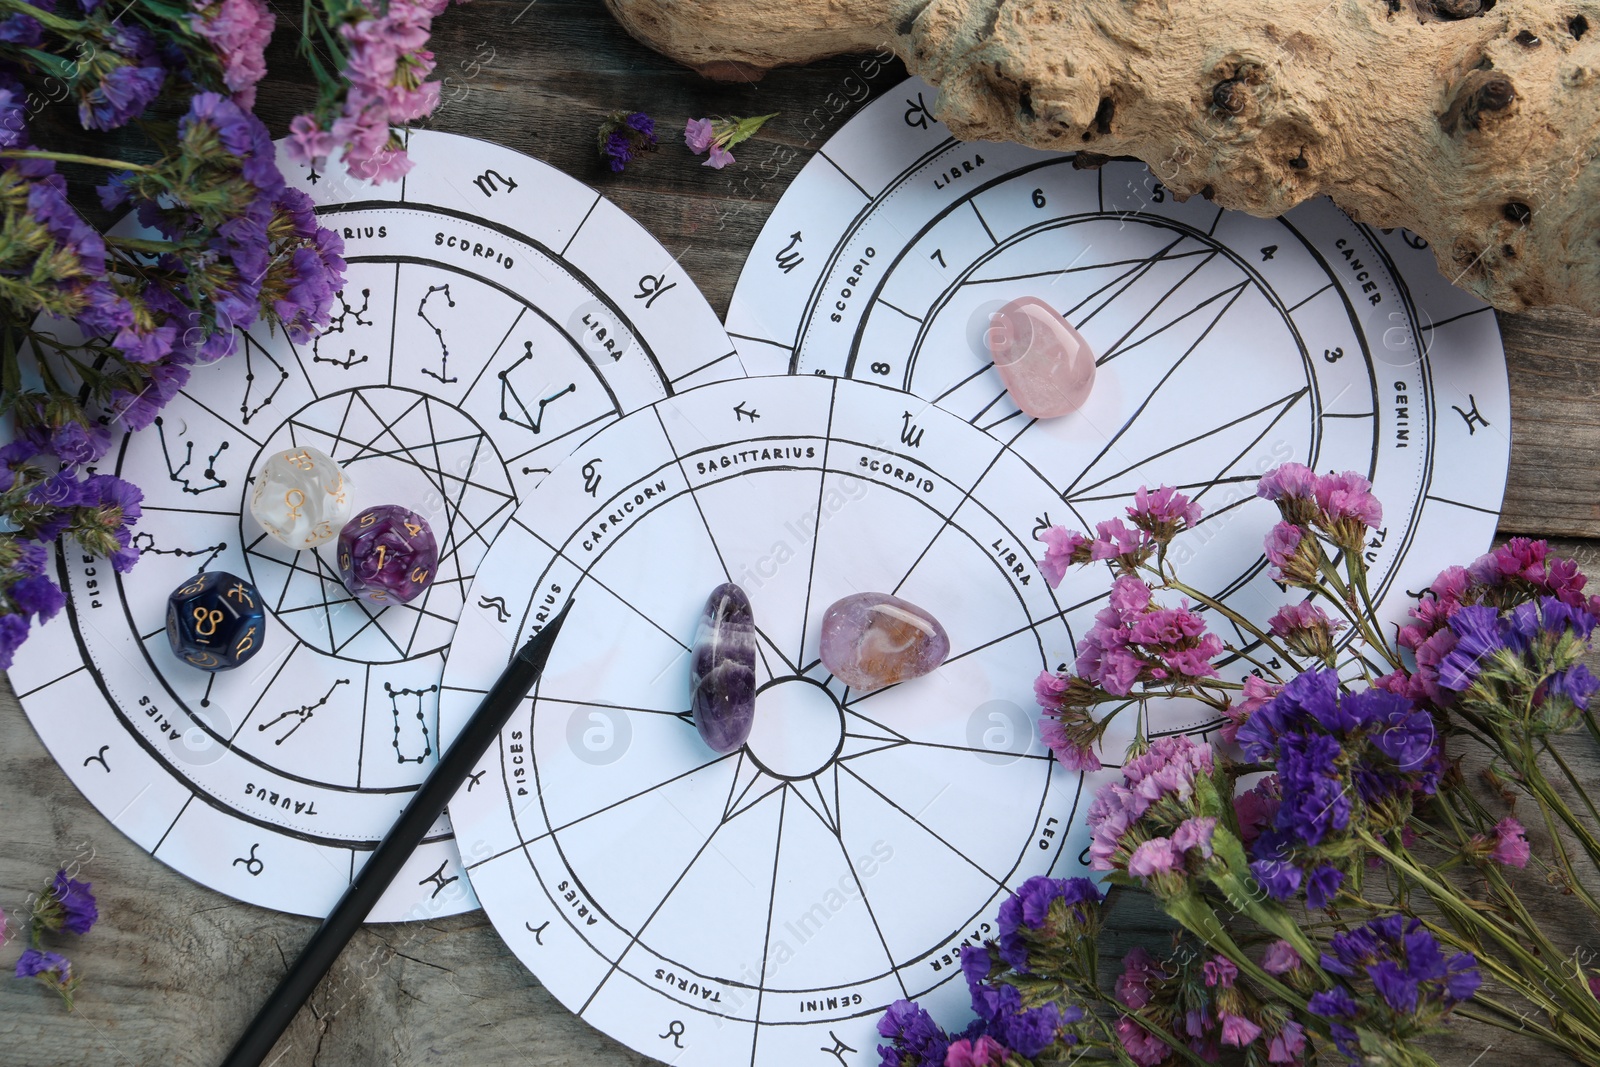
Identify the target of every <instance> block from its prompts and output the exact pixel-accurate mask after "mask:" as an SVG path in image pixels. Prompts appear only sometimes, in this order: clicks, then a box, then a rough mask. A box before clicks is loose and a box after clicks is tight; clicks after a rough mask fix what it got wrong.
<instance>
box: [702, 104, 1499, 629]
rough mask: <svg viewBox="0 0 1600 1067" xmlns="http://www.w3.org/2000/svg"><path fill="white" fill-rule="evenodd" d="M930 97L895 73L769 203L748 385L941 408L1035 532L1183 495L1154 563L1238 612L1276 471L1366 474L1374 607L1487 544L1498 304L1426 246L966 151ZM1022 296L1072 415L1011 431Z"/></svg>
mask: <svg viewBox="0 0 1600 1067" xmlns="http://www.w3.org/2000/svg"><path fill="white" fill-rule="evenodd" d="M934 96H935V90H933V89H932V88H930V87H929V86H928V85H927V84H925V83H924V82H922V81H920V80H916V79H913V80H911V81H908V82H906V83H904V84H903V85H901V86H900V87H899V88H898V89H895V90H892V91H890V92H888V93H887V94H885V95H884V96H883V97H881V98H880V99H878V100H876V101H874V102H873V103H872V104H870V105H869V106H867V107H866V108H864V109H863V110H862V112H861V113H860V114H859V115H858V116H857V117H856V118H854V119H852V120H851V121H850V122H849V123H848V124H847V125H846V126H845V127H844V128H843V129H842V130H840V131H839V133H838V134H836V135H835V136H834V137H833V138H832V139H831V140H829V141H828V142H827V144H825V145H824V146H823V147H822V149H821V151H820V152H819V153H818V154H817V155H816V156H815V157H814V158H813V159H812V160H811V161H810V162H809V163H808V164H807V165H806V167H805V168H804V169H803V170H802V171H801V172H800V174H799V176H798V177H797V178H796V179H795V181H794V183H793V184H792V185H791V186H790V187H789V189H788V190H787V191H786V192H785V193H784V195H783V198H782V199H781V200H780V201H779V203H778V206H777V208H776V209H775V210H774V211H773V214H772V216H771V218H770V219H769V220H768V222H767V224H766V227H765V228H764V229H763V231H762V233H761V236H760V237H759V238H758V240H757V241H756V244H755V247H754V249H753V250H752V252H751V254H750V258H749V260H748V261H747V262H746V264H745V268H744V272H743V274H742V275H741V277H740V279H739V284H738V288H737V289H736V290H735V292H734V295H733V299H732V303H731V305H730V307H729V311H728V318H727V325H728V332H729V333H730V334H731V335H732V336H733V338H734V343H735V344H736V345H737V346H738V349H739V354H740V356H741V358H742V359H743V361H744V364H745V366H746V368H748V369H749V371H750V373H752V374H778V373H793V374H802V375H843V376H846V377H851V378H855V379H857V380H862V381H871V382H877V383H881V384H885V385H893V386H895V387H897V388H900V389H905V390H907V391H909V392H910V393H912V394H914V395H915V396H917V397H919V398H922V399H923V400H925V401H928V402H931V403H934V404H937V405H938V406H939V407H941V408H944V409H945V410H947V411H950V412H953V413H955V414H956V415H958V416H959V417H960V418H962V419H963V420H965V421H967V422H969V423H971V424H972V425H973V426H975V427H977V428H979V429H981V430H982V431H984V432H985V433H987V434H990V435H992V436H994V437H996V438H997V439H999V440H1002V441H1005V442H1006V443H1007V444H1008V445H1009V446H1010V447H1011V448H1013V449H1014V450H1015V451H1016V452H1017V453H1018V454H1019V455H1021V456H1023V457H1025V458H1026V459H1027V460H1028V461H1029V462H1030V463H1032V464H1033V465H1034V466H1035V467H1036V468H1037V469H1038V470H1039V471H1040V472H1041V473H1042V474H1043V475H1044V477H1045V478H1046V479H1047V480H1048V481H1049V483H1050V485H1051V487H1052V488H1053V489H1055V490H1056V494H1057V499H1056V500H1055V501H1054V502H1052V503H1051V505H1050V507H1049V509H1048V519H1049V521H1051V522H1053V523H1060V524H1064V525H1067V526H1075V527H1078V528H1080V529H1091V528H1092V527H1093V525H1094V524H1095V523H1096V522H1099V521H1102V520H1105V519H1110V518H1121V517H1122V515H1123V507H1124V506H1125V505H1126V504H1128V503H1130V502H1131V497H1132V494H1133V492H1134V491H1135V490H1136V489H1137V488H1138V487H1139V486H1140V485H1149V486H1152V487H1154V486H1156V485H1158V484H1163V483H1165V484H1168V485H1175V486H1178V487H1179V488H1181V489H1182V490H1183V491H1184V492H1185V493H1188V494H1189V495H1190V496H1191V497H1193V498H1194V499H1196V500H1197V501H1198V502H1199V503H1200V505H1201V506H1202V507H1203V508H1204V510H1205V512H1206V519H1205V521H1204V522H1203V523H1202V524H1201V525H1200V526H1199V527H1198V528H1197V529H1196V530H1194V531H1193V532H1191V533H1188V534H1185V535H1184V536H1183V537H1181V538H1180V539H1179V541H1178V542H1177V544H1176V545H1175V548H1174V552H1173V554H1172V556H1171V557H1170V558H1171V559H1172V560H1173V561H1174V562H1175V563H1176V564H1177V565H1178V567H1179V570H1180V573H1181V576H1182V577H1183V579H1184V580H1185V581H1186V582H1188V584H1190V585H1192V586H1195V587H1197V588H1200V589H1203V590H1206V591H1207V592H1210V593H1214V594H1221V595H1225V596H1227V597H1228V598H1229V600H1230V603H1231V604H1232V606H1233V607H1235V608H1236V609H1239V610H1241V611H1243V612H1245V613H1246V614H1247V615H1249V616H1250V617H1252V618H1254V619H1257V620H1258V621H1264V620H1265V619H1266V617H1267V616H1268V615H1269V614H1270V613H1271V612H1272V611H1273V610H1275V609H1276V607H1277V606H1278V605H1280V604H1281V603H1282V602H1283V595H1282V593H1281V592H1280V591H1279V590H1278V589H1277V588H1276V587H1275V586H1274V585H1273V583H1272V582H1271V581H1270V579H1269V578H1268V576H1267V573H1266V563H1265V560H1264V559H1263V558H1262V555H1261V535H1262V533H1263V532H1264V531H1265V529H1266V528H1267V527H1268V526H1270V525H1271V521H1272V519H1271V516H1273V515H1275V511H1274V509H1273V508H1272V506H1271V505H1270V504H1269V503H1267V502H1266V501H1262V500H1258V499H1257V498H1256V497H1255V483H1256V480H1257V479H1258V478H1259V476H1260V475H1261V474H1262V473H1263V472H1265V471H1267V470H1269V469H1271V468H1272V467H1275V466H1277V465H1279V464H1281V463H1283V462H1286V461H1290V460H1293V461H1296V462H1300V463H1304V464H1307V465H1308V466H1311V467H1313V468H1314V469H1316V470H1318V471H1326V470H1356V471H1359V472H1361V473H1362V474H1365V475H1367V476H1368V477H1370V478H1371V479H1372V482H1373V485H1374V489H1375V492H1376V493H1377V495H1378V497H1379V499H1380V500H1381V501H1382V502H1383V505H1384V523H1383V525H1382V527H1381V528H1380V529H1379V530H1377V531H1376V533H1375V534H1374V536H1373V537H1372V539H1371V541H1370V542H1369V544H1368V547H1367V560H1368V564H1369V567H1370V569H1371V573H1372V575H1373V581H1374V591H1375V593H1377V594H1378V595H1379V596H1380V597H1381V598H1382V608H1381V610H1383V611H1384V612H1385V614H1386V615H1388V617H1390V618H1391V619H1393V618H1398V617H1400V616H1402V615H1403V614H1404V610H1405V608H1406V606H1407V605H1408V604H1409V603H1410V601H1409V599H1408V598H1407V597H1406V596H1405V595H1404V591H1406V590H1418V589H1422V588H1424V587H1425V586H1426V584H1427V583H1428V582H1430V581H1431V580H1432V579H1433V577H1434V575H1435V574H1437V573H1438V571H1439V570H1440V569H1441V568H1442V567H1443V566H1445V565H1447V564H1450V563H1462V562H1467V561H1469V560H1471V559H1472V558H1474V557H1475V556H1476V555H1477V554H1479V553H1481V552H1483V551H1485V550H1486V549H1487V547H1488V544H1489V540H1490V537H1491V536H1492V535H1493V532H1494V528H1495V522H1496V519H1497V517H1498V515H1499V510H1500V502H1501V497H1502V494H1503V491H1504V488H1505V476H1506V469H1507V465H1508V463H1509V459H1510V441H1511V432H1510V424H1511V414H1510V399H1509V392H1508V386H1507V381H1506V368H1505V358H1504V353H1503V351H1502V349H1501V346H1500V337H1499V331H1498V327H1497V324H1496V322H1495V318H1494V312H1493V310H1492V309H1491V308H1490V307H1488V306H1487V305H1485V304H1481V303H1479V302H1478V301H1477V300H1475V299H1474V298H1472V297H1471V296H1468V295H1467V294H1466V293H1464V292H1462V291H1461V290H1459V289H1456V288H1454V287H1453V286H1451V285H1450V284H1449V283H1448V282H1447V281H1446V280H1445V279H1444V278H1443V277H1441V276H1440V275H1439V273H1438V270H1437V269H1436V267H1435V266H1434V259H1433V255H1432V252H1431V251H1430V250H1429V249H1428V246H1427V243H1426V242H1425V241H1423V240H1422V239H1421V238H1419V237H1417V236H1415V235H1413V234H1411V233H1409V232H1407V231H1404V230H1396V231H1393V232H1390V233H1384V232H1381V231H1378V230H1374V229H1372V228H1370V227H1367V226H1360V225H1357V224H1356V223H1354V222H1352V221H1351V220H1350V218H1349V217H1348V216H1346V215H1345V214H1344V213H1343V212H1341V211H1340V210H1339V209H1338V208H1336V207H1335V206H1334V205H1333V204H1332V203H1331V202H1330V201H1328V200H1316V201H1311V202H1307V203H1305V204H1302V205H1300V206H1299V207H1297V208H1295V209H1294V210H1293V211H1291V212H1289V213H1288V214H1287V215H1286V216H1284V217H1283V218H1279V219H1259V218H1254V217H1252V216H1250V215H1246V214H1243V213H1242V212H1236V211H1225V210H1223V209H1221V208H1219V207H1218V206H1217V205H1215V204H1213V203H1210V202H1208V201H1207V200H1205V199H1203V198H1201V197H1198V196H1197V197H1191V198H1189V199H1188V200H1187V201H1186V202H1184V203H1179V202H1178V200H1177V198H1176V197H1175V196H1173V195H1172V193H1171V192H1170V190H1168V189H1166V188H1165V187H1164V186H1163V185H1162V184H1161V182H1160V181H1158V180H1157V178H1156V177H1155V176H1153V175H1152V174H1151V172H1150V170H1148V169H1147V168H1146V167H1145V166H1144V165H1143V164H1141V163H1137V162H1122V161H1110V162H1105V163H1104V164H1103V165H1100V166H1097V167H1096V166H1092V165H1089V162H1088V161H1086V160H1077V159H1075V158H1074V157H1073V156H1071V155H1065V154H1060V153H1049V152H1040V151H1036V150H1032V149H1027V148H1022V147H1020V146H1017V145H1012V144H993V143H972V144H966V143H962V142H960V141H957V140H955V139H954V138H952V137H951V135H950V132H949V130H948V129H946V128H945V127H944V126H943V125H942V124H940V123H938V122H935V121H933V118H932V116H931V114H930V107H931V104H932V101H933V99H934ZM1080 168H1081V169H1080ZM1022 296H1034V297H1038V298H1040V299H1042V300H1044V301H1045V302H1046V303H1048V304H1050V305H1051V306H1052V307H1055V308H1056V309H1057V310H1058V311H1060V312H1061V314H1062V315H1063V316H1064V317H1065V318H1066V319H1067V320H1068V321H1069V322H1071V323H1072V324H1073V325H1074V326H1075V327H1077V329H1078V331H1079V332H1080V333H1082V334H1083V336H1084V337H1085V338H1086V339H1087V340H1088V342H1089V343H1090V345H1091V346H1092V347H1093V349H1094V351H1095V353H1096V356H1097V363H1098V373H1097V377H1096V382H1095V385H1094V391H1093V393H1092V394H1091V396H1090V399H1089V400H1088V402H1087V403H1086V404H1085V406H1084V407H1083V408H1082V409H1081V410H1079V411H1078V412H1075V413H1073V414H1072V415H1069V416H1066V417H1064V418H1059V419H1050V420H1042V421H1041V420H1035V419H1030V418H1029V417H1027V416H1026V415H1024V414H1022V412H1021V411H1020V410H1019V409H1018V408H1017V407H1016V405H1015V404H1013V403H1012V402H1011V400H1010V398H1009V397H1008V396H1007V395H1006V392H1005V388H1004V385H1003V384H1002V382H1001V380H1000V377H999V374H998V373H997V372H996V371H995V370H994V369H993V367H992V364H991V361H990V358H989V354H988V350H987V347H986V344H985V339H984V338H985V333H986V331H987V329H988V327H989V316H990V315H991V314H992V313H993V312H994V311H996V310H998V309H999V308H1000V307H1001V306H1003V305H1004V304H1005V303H1007V302H1009V301H1011V300H1013V299H1016V298H1017V297H1022ZM917 410H918V409H917V408H916V407H915V406H914V405H913V406H912V412H913V414H916V412H917ZM1224 637H1225V638H1226V639H1228V640H1234V641H1238V640H1242V639H1243V635H1240V634H1237V633H1234V632H1232V631H1229V632H1227V633H1225V634H1224Z"/></svg>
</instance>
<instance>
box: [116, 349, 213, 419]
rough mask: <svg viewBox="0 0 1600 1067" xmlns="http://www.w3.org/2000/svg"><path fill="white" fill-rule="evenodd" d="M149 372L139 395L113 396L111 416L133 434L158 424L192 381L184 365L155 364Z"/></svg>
mask: <svg viewBox="0 0 1600 1067" xmlns="http://www.w3.org/2000/svg"><path fill="white" fill-rule="evenodd" d="M230 335H231V331H230ZM145 370H146V373H147V378H146V381H145V386H144V388H143V389H141V390H140V391H139V392H137V393H129V392H126V391H124V390H121V389H116V390H113V391H112V393H111V413H112V415H113V417H114V418H116V419H117V420H119V421H120V422H121V423H122V424H123V425H124V426H126V427H127V428H128V429H129V430H142V429H144V428H145V427H146V426H149V425H150V424H151V423H152V422H154V421H155V417H156V414H157V413H158V412H159V411H160V410H161V409H162V408H163V407H165V406H166V404H167V401H169V400H171V399H172V398H173V397H175V396H177V395H178V390H179V389H182V388H183V387H184V385H185V384H186V383H187V382H188V381H189V368H188V367H186V366H184V365H183V364H181V363H173V362H166V361H164V362H160V363H152V364H149V365H148V367H146V368H145Z"/></svg>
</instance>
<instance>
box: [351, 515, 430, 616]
mask: <svg viewBox="0 0 1600 1067" xmlns="http://www.w3.org/2000/svg"><path fill="white" fill-rule="evenodd" d="M438 564H439V548H438V546H437V545H435V544H434V541H433V531H432V530H430V529H428V522H427V520H426V519H424V518H423V517H422V516H421V515H418V514H417V513H416V512H414V511H412V510H411V509H410V508H404V507H401V506H400V505H399V504H380V505H378V506H377V507H375V508H368V509H367V510H365V511H363V512H362V513H361V514H359V515H357V516H356V517H355V518H353V519H351V520H350V521H349V522H347V523H345V524H344V529H342V530H340V531H339V577H341V578H343V579H344V584H345V588H346V589H349V590H350V591H351V592H352V593H354V594H355V595H356V596H358V597H361V598H362V599H364V600H370V601H373V602H374V603H377V604H386V603H391V602H393V601H399V602H400V603H402V604H404V603H406V602H408V601H410V600H413V599H415V598H416V596H417V594H419V593H421V592H422V591H423V590H424V589H426V588H428V583H429V582H431V581H433V573H434V570H435V569H436V568H437V567H438Z"/></svg>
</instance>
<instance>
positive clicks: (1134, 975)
mask: <svg viewBox="0 0 1600 1067" xmlns="http://www.w3.org/2000/svg"><path fill="white" fill-rule="evenodd" d="M1161 978H1162V974H1161V971H1160V969H1159V968H1158V967H1157V966H1156V963H1155V960H1154V959H1153V958H1152V957H1151V955H1150V953H1149V952H1147V951H1146V950H1145V949H1143V948H1140V947H1138V946H1135V947H1134V948H1132V949H1130V950H1129V951H1128V954H1127V955H1126V956H1124V957H1122V973H1121V974H1120V975H1118V976H1117V983H1116V994H1117V1000H1119V1001H1121V1002H1122V1005H1123V1006H1124V1007H1127V1008H1131V1009H1132V1010H1134V1011H1138V1010H1139V1009H1140V1008H1142V1007H1144V1006H1145V1005H1146V1004H1148V1003H1150V1000H1151V998H1152V997H1154V996H1155V995H1156V994H1155V987H1156V986H1157V985H1158V984H1159V983H1160V981H1161Z"/></svg>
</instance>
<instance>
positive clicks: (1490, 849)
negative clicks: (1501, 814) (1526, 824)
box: [1472, 815, 1533, 867]
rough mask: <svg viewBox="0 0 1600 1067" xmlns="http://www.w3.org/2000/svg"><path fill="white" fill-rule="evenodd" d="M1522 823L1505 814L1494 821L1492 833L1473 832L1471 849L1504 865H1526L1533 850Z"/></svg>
mask: <svg viewBox="0 0 1600 1067" xmlns="http://www.w3.org/2000/svg"><path fill="white" fill-rule="evenodd" d="M1527 833H1528V831H1527V830H1526V829H1524V828H1523V825H1522V823H1520V822H1518V821H1517V820H1516V819H1515V818H1512V817H1511V816H1509V815H1508V816H1506V817H1505V818H1504V819H1501V820H1500V821H1499V822H1497V823H1495V826H1494V833H1493V834H1473V835H1472V849H1473V851H1474V852H1477V853H1479V854H1483V855H1487V856H1488V857H1489V859H1491V860H1494V861H1495V862H1496V863H1499V864H1502V865H1503V866H1506V867H1526V866H1527V865H1528V860H1529V858H1530V857H1531V856H1532V855H1533V850H1532V849H1531V848H1530V847H1529V845H1528V838H1527Z"/></svg>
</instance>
